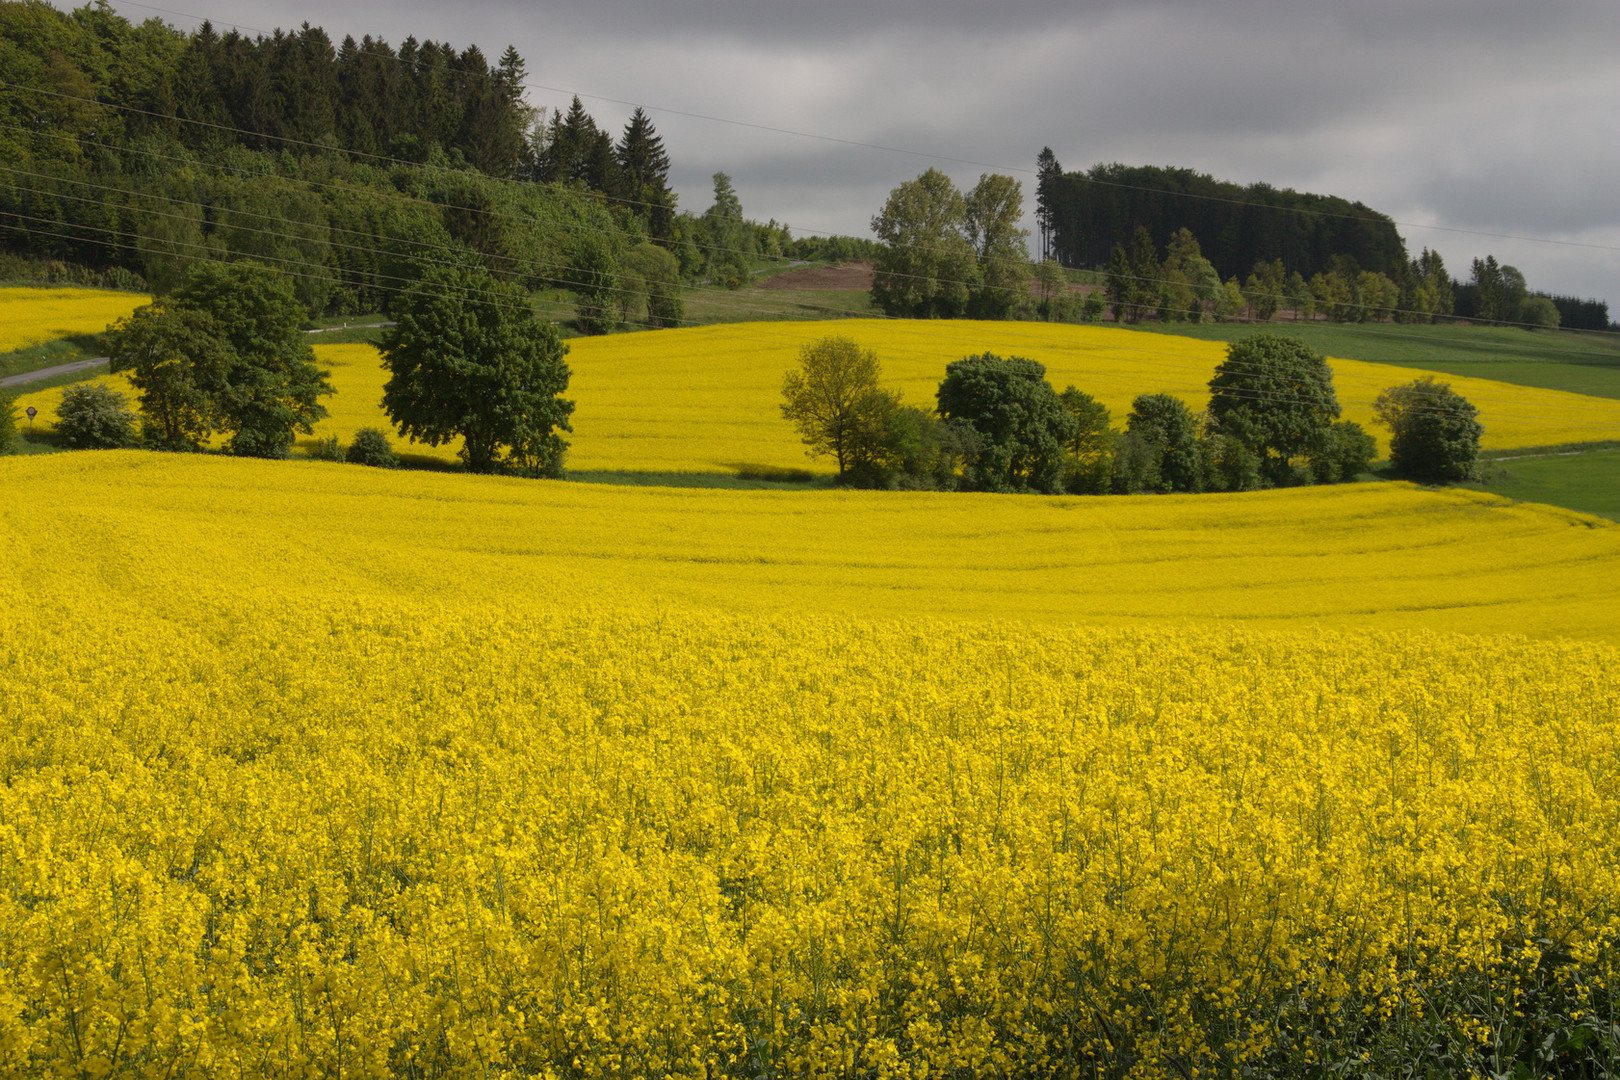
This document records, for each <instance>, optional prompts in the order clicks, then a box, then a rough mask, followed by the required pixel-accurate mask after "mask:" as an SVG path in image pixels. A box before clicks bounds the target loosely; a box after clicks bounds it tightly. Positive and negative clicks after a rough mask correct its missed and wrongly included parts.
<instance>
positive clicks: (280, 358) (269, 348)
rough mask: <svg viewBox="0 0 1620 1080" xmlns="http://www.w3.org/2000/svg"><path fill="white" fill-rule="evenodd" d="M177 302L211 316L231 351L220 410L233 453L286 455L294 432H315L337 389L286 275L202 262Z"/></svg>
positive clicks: (260, 268) (249, 266)
mask: <svg viewBox="0 0 1620 1080" xmlns="http://www.w3.org/2000/svg"><path fill="white" fill-rule="evenodd" d="M174 302H175V304H176V305H177V306H180V307H185V308H191V309H194V310H197V311H201V312H204V313H206V314H207V315H208V316H210V317H211V319H212V320H213V323H214V326H215V327H216V329H217V332H218V334H219V336H220V338H221V339H222V340H223V341H224V343H225V345H226V347H227V349H228V351H229V356H230V361H231V362H230V366H229V367H228V368H227V370H226V373H225V386H224V389H223V391H222V392H221V393H220V395H219V402H218V405H219V409H218V411H219V418H220V420H219V426H220V429H221V430H223V431H225V432H227V433H228V434H229V435H230V440H229V442H228V444H227V446H228V448H229V449H230V451H231V452H232V453H236V454H246V455H249V456H252V457H282V456H284V455H285V454H286V453H287V449H288V448H289V447H290V446H292V443H293V438H294V436H295V433H296V432H302V433H304V434H306V435H308V434H310V433H311V432H313V431H314V425H315V421H317V420H319V419H321V418H322V417H324V416H325V415H326V408H325V407H324V406H323V405H321V403H320V399H321V397H323V396H325V395H327V394H330V393H332V385H331V383H329V382H327V381H326V372H324V371H321V370H320V369H319V368H317V367H316V366H315V363H314V361H315V353H314V351H313V350H311V349H310V347H309V340H308V339H307V338H306V336H305V335H304V332H303V324H304V321H305V320H306V319H307V318H308V312H307V311H306V310H305V308H304V306H303V305H302V304H300V303H299V302H298V298H297V297H296V296H294V295H293V290H292V284H291V282H289V281H288V279H287V276H286V275H285V274H279V273H277V272H276V271H274V270H271V269H269V268H268V267H264V266H260V265H258V264H257V263H249V262H242V263H230V264H220V263H201V264H199V265H198V266H196V267H194V268H193V269H192V272H191V275H190V277H189V278H187V280H186V284H185V285H184V286H182V287H181V288H180V290H179V291H178V292H177V293H175V296H174Z"/></svg>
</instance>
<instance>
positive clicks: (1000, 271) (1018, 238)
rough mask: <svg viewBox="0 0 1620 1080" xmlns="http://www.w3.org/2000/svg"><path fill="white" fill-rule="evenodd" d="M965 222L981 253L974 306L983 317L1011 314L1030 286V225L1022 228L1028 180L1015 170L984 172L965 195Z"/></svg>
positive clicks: (972, 310)
mask: <svg viewBox="0 0 1620 1080" xmlns="http://www.w3.org/2000/svg"><path fill="white" fill-rule="evenodd" d="M963 202H964V209H965V211H966V214H965V218H964V223H963V227H964V230H965V231H966V234H967V240H968V243H969V244H971V245H973V251H974V254H975V255H976V256H977V258H978V267H979V275H978V278H979V280H978V285H977V286H976V287H975V289H974V291H973V297H972V300H971V301H970V303H969V312H970V313H971V314H973V315H975V316H977V317H979V318H984V319H1001V318H1005V317H1006V316H1007V313H1008V312H1010V311H1011V310H1012V309H1013V308H1014V307H1015V306H1016V305H1017V304H1018V303H1019V302H1020V301H1021V300H1023V299H1024V298H1025V297H1026V296H1027V295H1028V291H1029V248H1028V247H1027V246H1025V244H1024V241H1025V239H1026V238H1027V237H1028V236H1029V230H1028V229H1024V228H1021V227H1020V225H1019V222H1021V221H1022V220H1023V217H1024V186H1023V185H1022V184H1020V183H1019V182H1018V181H1017V180H1014V179H1013V178H1012V177H1010V176H1002V175H1000V174H997V173H985V174H983V175H982V176H980V177H979V182H978V183H977V184H975V185H974V186H973V190H972V191H969V192H968V193H967V196H966V198H965V199H964V200H963Z"/></svg>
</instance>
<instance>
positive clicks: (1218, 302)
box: [1035, 147, 1610, 330]
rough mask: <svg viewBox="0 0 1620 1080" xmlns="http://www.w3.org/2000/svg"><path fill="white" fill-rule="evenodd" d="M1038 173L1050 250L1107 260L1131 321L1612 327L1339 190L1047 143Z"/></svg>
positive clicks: (1122, 310)
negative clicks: (1465, 264)
mask: <svg viewBox="0 0 1620 1080" xmlns="http://www.w3.org/2000/svg"><path fill="white" fill-rule="evenodd" d="M1036 175H1037V180H1036V211H1035V219H1036V224H1037V228H1038V230H1039V233H1040V254H1041V257H1042V258H1043V259H1044V258H1050V259H1053V260H1054V261H1057V262H1059V263H1060V264H1061V265H1063V266H1068V267H1088V268H1093V269H1098V270H1104V269H1105V270H1106V272H1107V274H1108V281H1109V288H1110V303H1111V305H1112V306H1113V307H1114V314H1115V317H1116V318H1119V317H1120V316H1121V314H1123V315H1124V319H1123V321H1127V322H1135V321H1139V320H1140V319H1141V318H1145V317H1147V318H1158V319H1164V320H1169V321H1179V320H1184V319H1188V318H1191V319H1192V320H1193V321H1197V319H1198V318H1200V317H1203V316H1205V315H1208V316H1213V317H1216V318H1223V319H1235V318H1249V319H1254V320H1256V321H1260V322H1265V321H1267V320H1269V319H1271V318H1272V317H1273V316H1274V315H1275V314H1276V313H1277V311H1278V310H1279V309H1282V308H1287V309H1290V310H1292V311H1293V312H1294V313H1295V316H1296V317H1298V318H1312V317H1315V316H1318V315H1319V316H1321V317H1323V318H1326V319H1329V320H1333V321H1340V322H1365V321H1380V320H1393V321H1399V322H1430V321H1434V320H1435V319H1437V318H1444V317H1451V316H1455V317H1458V318H1464V319H1470V320H1476V321H1480V322H1488V323H1502V324H1518V325H1524V326H1527V327H1531V328H1538V327H1558V326H1562V327H1564V328H1566V329H1577V330H1608V329H1609V328H1610V323H1609V311H1608V304H1607V303H1605V302H1603V301H1600V300H1581V299H1578V298H1575V297H1569V296H1553V295H1549V294H1547V293H1532V292H1530V291H1529V289H1528V288H1527V286H1526V285H1525V281H1524V276H1523V275H1522V274H1521V273H1519V271H1518V270H1516V269H1514V268H1512V267H1503V266H1499V265H1498V264H1497V262H1496V259H1495V257H1494V256H1489V255H1487V256H1486V257H1485V258H1484V259H1475V260H1474V261H1473V265H1472V267H1471V270H1472V274H1471V277H1470V279H1469V280H1468V281H1466V282H1463V281H1456V280H1453V279H1452V278H1451V277H1450V276H1449V275H1448V274H1447V273H1446V270H1445V266H1444V264H1443V262H1442V261H1441V259H1440V255H1439V253H1438V252H1433V251H1430V250H1428V249H1427V248H1425V249H1424V250H1423V252H1422V254H1421V255H1419V256H1418V257H1417V258H1408V257H1407V252H1406V244H1405V241H1404V240H1403V239H1402V238H1401V236H1400V233H1399V232H1397V231H1396V228H1395V223H1394V222H1393V221H1392V220H1390V219H1389V218H1388V217H1387V216H1385V215H1383V214H1380V213H1378V212H1376V211H1374V210H1372V209H1370V208H1368V207H1366V206H1364V205H1362V204H1361V203H1354V202H1349V201H1347V200H1345V199H1341V198H1338V197H1336V196H1331V195H1313V194H1308V193H1301V192H1296V191H1292V190H1287V189H1284V190H1278V189H1276V188H1274V187H1272V186H1271V185H1269V184H1264V183H1259V184H1251V185H1249V186H1247V187H1241V186H1239V185H1237V184H1233V183H1229V182H1226V181H1219V180H1216V179H1215V178H1214V177H1211V176H1209V175H1207V174H1203V173H1197V172H1194V171H1193V170H1191V169H1179V168H1159V167H1152V166H1144V167H1128V166H1124V165H1120V164H1117V163H1116V164H1111V165H1097V166H1095V167H1093V168H1092V169H1090V170H1089V171H1084V172H1075V173H1065V172H1064V171H1063V169H1062V167H1061V165H1059V164H1058V161H1057V158H1056V156H1055V155H1054V154H1053V153H1052V151H1051V148H1049V147H1048V148H1043V149H1042V151H1041V153H1040V155H1039V156H1038V158H1037V161H1036ZM1193 237H1196V238H1197V240H1196V241H1194V240H1193V239H1192V238H1193ZM1189 248H1191V249H1192V250H1191V253H1190V254H1189ZM1161 251H1162V252H1164V253H1165V254H1164V256H1163V258H1162V259H1161V258H1160V257H1159V255H1158V252H1161ZM1200 259H1201V260H1202V262H1199V261H1197V260H1200Z"/></svg>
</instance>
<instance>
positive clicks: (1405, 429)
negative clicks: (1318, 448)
mask: <svg viewBox="0 0 1620 1080" xmlns="http://www.w3.org/2000/svg"><path fill="white" fill-rule="evenodd" d="M1373 415H1374V416H1376V417H1377V418H1378V422H1379V423H1381V424H1383V425H1384V426H1385V427H1387V428H1389V430H1390V439H1389V459H1390V464H1392V465H1394V466H1395V468H1396V470H1397V471H1399V472H1401V473H1404V474H1406V475H1407V476H1410V477H1413V478H1414V479H1418V480H1431V481H1451V480H1470V479H1473V477H1474V476H1475V474H1476V472H1477V469H1478V461H1479V440H1480V436H1481V435H1483V434H1484V430H1485V429H1484V427H1483V426H1482V425H1481V424H1480V422H1479V412H1478V410H1477V409H1475V408H1474V406H1473V405H1472V404H1471V403H1470V402H1469V401H1468V399H1467V398H1465V397H1463V396H1462V395H1461V394H1459V393H1457V392H1456V391H1454V390H1452V389H1451V386H1450V384H1448V383H1443V382H1436V381H1435V378H1434V376H1432V375H1425V376H1423V377H1422V378H1421V379H1417V380H1414V381H1413V382H1409V383H1403V384H1402V385H1400V386H1393V387H1390V388H1389V389H1388V390H1385V391H1384V392H1383V393H1381V394H1379V395H1378V398H1377V400H1375V401H1374V402H1373Z"/></svg>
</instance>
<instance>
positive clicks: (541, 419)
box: [382, 267, 574, 476]
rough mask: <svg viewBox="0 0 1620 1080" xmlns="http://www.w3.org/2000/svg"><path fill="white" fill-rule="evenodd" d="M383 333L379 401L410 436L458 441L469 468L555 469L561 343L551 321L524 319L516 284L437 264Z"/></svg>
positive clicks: (569, 407) (560, 446)
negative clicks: (384, 371)
mask: <svg viewBox="0 0 1620 1080" xmlns="http://www.w3.org/2000/svg"><path fill="white" fill-rule="evenodd" d="M395 308H396V312H395V319H396V325H395V326H392V327H390V328H389V329H388V330H387V331H386V332H385V334H384V336H383V342H382V351H383V366H384V367H385V368H387V369H388V372H389V377H388V381H387V383H386V384H385V385H384V386H383V408H384V409H386V410H387V412H388V416H389V419H390V420H392V421H393V422H394V424H395V425H396V426H397V427H398V428H399V430H400V432H401V433H402V434H404V435H405V436H406V437H408V438H410V439H412V440H413V441H419V442H425V443H427V444H428V445H429V446H438V445H440V444H442V443H447V442H451V441H453V440H455V439H457V438H460V439H462V440H463V447H462V451H461V454H462V459H463V460H464V461H465V462H466V463H467V468H468V469H470V470H472V471H473V472H492V471H494V470H495V468H496V466H497V465H498V464H500V462H501V461H502V460H503V458H504V460H505V462H506V463H507V464H509V465H511V466H512V467H514V468H515V469H517V470H518V471H520V472H522V473H524V474H526V475H532V476H555V475H558V474H560V473H561V471H562V462H563V455H564V453H565V452H566V451H567V448H568V444H567V443H566V442H564V441H563V439H562V436H561V435H559V434H558V432H559V431H571V430H573V429H572V427H570V425H569V423H568V417H569V416H570V415H571V414H572V413H573V411H574V403H573V402H572V401H567V400H564V399H563V398H562V397H561V395H562V393H563V392H564V391H565V390H567V389H568V378H569V371H568V365H567V364H566V363H565V362H564V360H563V357H564V356H565V355H566V353H567V351H568V350H567V347H566V346H565V345H564V344H563V342H562V338H561V336H560V335H559V334H558V333H557V328H556V327H555V326H553V325H552V324H551V323H547V322H541V321H540V320H538V319H536V318H535V317H534V313H533V311H532V310H531V309H530V308H529V304H528V299H527V297H526V295H525V294H524V293H523V292H522V290H520V289H518V288H517V287H515V286H513V285H510V284H507V283H505V282H500V281H497V280H495V279H494V278H493V277H491V276H490V275H489V274H487V273H485V272H483V271H478V270H468V269H463V268H454V267H446V268H438V269H434V270H431V271H429V272H428V273H427V274H425V275H423V278H422V280H421V281H420V282H418V283H417V284H416V285H415V286H413V287H412V288H411V289H410V290H408V291H407V292H406V293H404V294H403V295H402V296H401V297H400V299H399V301H398V302H397V304H396V305H395Z"/></svg>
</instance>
